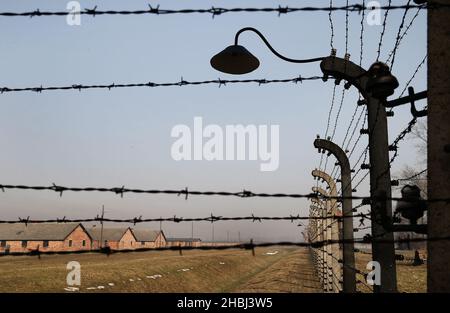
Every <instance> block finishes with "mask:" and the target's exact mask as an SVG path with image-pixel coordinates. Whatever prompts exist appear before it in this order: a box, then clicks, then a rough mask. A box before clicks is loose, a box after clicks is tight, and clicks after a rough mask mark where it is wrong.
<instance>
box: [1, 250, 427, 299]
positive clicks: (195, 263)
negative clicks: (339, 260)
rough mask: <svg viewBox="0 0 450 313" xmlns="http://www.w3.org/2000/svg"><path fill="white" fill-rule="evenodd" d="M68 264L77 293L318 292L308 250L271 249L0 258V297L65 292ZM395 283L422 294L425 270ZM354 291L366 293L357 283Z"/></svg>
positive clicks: (402, 274) (403, 270)
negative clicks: (76, 275) (74, 267)
mask: <svg viewBox="0 0 450 313" xmlns="http://www.w3.org/2000/svg"><path fill="white" fill-rule="evenodd" d="M408 256H409V257H412V254H411V255H408ZM370 259H371V255H370V254H362V253H357V254H356V264H357V268H358V269H360V270H362V271H364V272H367V271H368V270H366V269H365V266H366V264H367V262H369V261H370ZM70 261H78V262H79V263H80V264H81V286H80V288H79V292H321V291H322V290H321V288H320V285H319V282H318V280H317V277H315V275H314V270H313V267H312V263H311V260H310V256H309V250H308V249H305V248H286V247H272V248H257V249H255V256H253V255H252V253H251V251H247V250H237V249H236V250H221V251H219V250H212V251H201V250H193V251H184V252H183V255H179V253H178V252H175V251H149V252H133V253H117V254H112V255H110V256H106V255H102V254H95V253H89V254H73V255H43V256H42V257H41V259H38V257H37V256H33V257H32V256H14V257H13V256H7V257H1V258H0V292H68V291H65V290H64V288H66V287H67V284H66V276H67V274H68V272H69V271H68V270H67V269H66V265H67V263H68V262H70ZM397 278H398V289H399V291H400V292H426V265H421V266H412V265H410V264H409V262H399V263H398V264H397ZM358 279H359V280H363V278H362V277H360V276H359V275H358ZM99 287H100V288H99ZM358 290H359V291H362V292H369V291H370V290H369V289H367V287H365V286H364V285H363V284H361V283H360V284H358Z"/></svg>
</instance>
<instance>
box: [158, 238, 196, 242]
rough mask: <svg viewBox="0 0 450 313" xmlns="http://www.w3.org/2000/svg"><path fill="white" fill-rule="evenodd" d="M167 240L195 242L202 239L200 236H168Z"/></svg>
mask: <svg viewBox="0 0 450 313" xmlns="http://www.w3.org/2000/svg"><path fill="white" fill-rule="evenodd" d="M166 241H171V242H173V241H185V242H194V241H202V240H201V239H200V238H167V239H166Z"/></svg>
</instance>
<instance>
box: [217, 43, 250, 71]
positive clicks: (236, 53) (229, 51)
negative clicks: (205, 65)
mask: <svg viewBox="0 0 450 313" xmlns="http://www.w3.org/2000/svg"><path fill="white" fill-rule="evenodd" d="M210 63H211V66H212V67H213V68H215V69H216V70H218V71H220V72H223V73H227V74H236V75H239V74H247V73H250V72H253V71H254V70H256V69H257V68H258V66H259V60H258V59H257V58H256V57H255V56H254V55H253V54H251V53H250V51H248V50H247V49H245V48H244V47H243V46H240V45H232V46H228V47H226V48H225V49H224V50H222V51H221V52H219V53H217V54H216V55H215V56H213V57H212V58H211V61H210Z"/></svg>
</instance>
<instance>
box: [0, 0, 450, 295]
mask: <svg viewBox="0 0 450 313" xmlns="http://www.w3.org/2000/svg"><path fill="white" fill-rule="evenodd" d="M391 2H392V1H391V0H389V4H388V5H387V6H382V7H380V9H382V10H385V15H384V21H383V25H382V31H381V34H380V40H379V43H378V50H377V60H378V59H379V58H380V56H381V49H382V46H383V39H384V34H385V31H386V27H387V17H388V14H389V12H390V11H392V10H404V14H403V16H402V19H401V23H400V26H399V29H398V32H397V35H396V39H395V44H394V48H393V49H392V50H391V52H390V53H389V54H388V57H387V62H390V66H391V67H392V66H393V65H394V61H395V58H396V53H397V51H398V49H399V46H400V43H401V42H402V40H403V39H404V38H405V37H406V35H407V34H408V31H409V30H410V28H411V26H412V25H413V23H414V21H415V20H416V17H417V16H418V14H419V12H420V11H421V10H425V9H442V8H444V9H448V8H450V5H445V4H435V3H432V4H420V5H413V4H411V1H410V0H408V2H407V4H406V5H392V4H391ZM371 9H373V8H371V7H367V6H366V4H365V1H362V4H352V5H349V4H348V1H347V2H346V5H345V6H339V7H338V6H334V5H333V1H332V0H330V5H329V6H327V7H297V8H290V7H287V6H286V7H281V6H279V7H278V8H231V9H227V8H214V7H212V8H208V9H180V10H166V9H160V7H159V5H158V6H157V7H152V6H149V8H148V9H146V10H119V11H116V10H104V11H102V10H97V7H94V8H93V9H84V10H82V11H79V12H72V13H71V14H80V15H89V16H92V17H96V16H100V15H171V14H211V16H212V17H213V18H214V17H216V16H219V15H222V14H225V13H257V12H260V13H277V14H278V15H279V16H280V15H283V14H288V13H294V12H318V11H322V12H328V17H329V22H330V32H331V35H330V47H331V49H332V54H333V53H335V48H334V39H335V34H334V23H333V19H332V12H335V11H345V14H346V23H345V27H346V29H345V53H346V57H347V54H348V36H349V35H348V30H349V29H348V25H349V24H348V23H349V12H358V13H360V14H361V15H362V20H361V31H360V60H359V64H360V65H361V64H362V60H363V51H364V50H363V44H364V41H363V34H364V22H363V21H364V14H365V11H368V10H371ZM411 9H417V10H416V13H415V15H414V16H413V17H412V19H411V20H410V22H409V24H408V25H407V27H406V28H405V29H404V30H403V28H404V25H405V21H406V17H407V12H408V10H411ZM67 14H68V12H66V11H64V12H63V11H41V10H39V9H37V10H34V11H29V12H0V17H33V18H34V17H45V16H47V17H50V16H65V15H67ZM402 31H403V32H402ZM426 58H427V56H425V57H424V59H423V60H422V61H421V62H420V63H419V65H418V67H417V68H416V70H415V71H414V73H413V75H412V77H411V79H410V80H409V81H408V82H407V84H406V87H405V89H404V90H403V91H402V92H401V95H400V97H401V96H402V95H403V94H404V92H405V91H406V88H407V87H408V86H409V84H410V83H411V81H412V80H413V79H414V77H415V75H416V74H417V73H418V71H419V70H420V68H421V67H422V66H423V64H424V63H425V61H426ZM321 79H322V77H321V76H310V77H302V76H300V75H299V76H298V77H295V78H287V79H245V80H222V79H220V78H219V79H216V80H204V81H187V80H184V79H183V77H181V80H180V81H176V82H167V83H154V82H145V83H121V84H116V83H112V84H99V85H82V84H73V85H70V86H38V87H19V88H13V87H6V86H5V87H0V93H13V92H24V91H32V92H36V93H41V92H43V91H57V90H58V91H64V90H75V91H76V90H78V91H82V90H87V89H108V90H111V89H115V88H132V87H151V88H153V87H176V86H187V85H217V86H218V87H221V86H226V85H227V84H258V85H259V86H261V85H265V84H272V83H295V84H298V83H302V82H303V81H310V80H311V81H313V80H321ZM336 88H337V84H334V86H333V91H332V99H331V105H330V110H329V113H328V119H327V126H326V131H325V138H327V137H328V135H329V133H330V130H331V129H332V130H331V137H330V138H331V140H333V139H334V137H335V133H336V128H337V126H338V123H339V118H340V112H341V109H342V106H343V103H344V98H345V91H346V90H347V88H346V87H345V86H344V88H343V89H342V95H341V100H340V102H339V107H338V108H337V111H336V116H335V119H334V123H333V126H331V121H332V120H333V119H332V117H333V109H334V107H335V101H336V99H335V97H336ZM358 104H359V103H358ZM359 107H362V109H361V110H359ZM358 111H359V115H358ZM363 117H364V118H363ZM361 121H363V124H362V127H363V128H364V127H365V126H364V125H365V123H366V122H367V109H366V108H365V107H364V106H360V105H357V106H356V108H355V110H354V111H353V114H352V116H351V119H350V123H349V125H348V127H347V129H346V132H345V136H344V139H343V141H342V147H345V150H347V152H349V158H350V157H351V156H352V155H353V154H354V151H355V148H356V147H357V145H358V143H359V142H360V139H361V138H362V135H363V134H364V133H363V132H361V131H360V134H359V136H358V137H357V138H356V140H355V142H354V143H353V146H352V148H351V149H349V148H350V146H351V143H352V140H353V138H354V136H355V134H356V130H357V129H358V128H359V127H360V126H359V125H360V122H361ZM416 121H417V118H413V119H412V120H411V121H410V122H409V123H408V125H407V126H406V128H405V129H404V130H402V131H401V132H400V134H399V135H398V136H397V137H396V138H395V140H394V141H393V143H392V144H391V146H390V148H391V151H393V152H394V154H393V156H392V157H391V159H390V165H391V164H392V163H393V162H394V161H395V159H396V158H397V156H398V145H399V143H400V142H401V141H402V140H404V138H405V136H406V135H407V134H408V133H410V132H411V130H412V128H413V126H414V125H415V123H416ZM353 123H355V126H354V127H353V129H352V126H353ZM351 129H352V130H351ZM347 139H348V140H347ZM368 151H369V146H365V148H364V149H363V150H362V153H361V154H359V156H358V157H357V158H356V162H355V163H354V166H353V168H352V171H353V172H354V175H353V176H352V179H351V180H352V181H353V180H354V179H355V178H356V177H357V176H358V175H359V174H360V173H361V171H362V170H364V169H367V166H366V165H367V164H366V161H367V156H368ZM322 161H323V154H321V158H320V164H319V169H321V168H322ZM327 162H328V156H327V157H326V160H325V166H324V170H326V168H327ZM359 165H360V167H359V169H358V170H356V168H357V167H358V166H359ZM424 172H426V170H423V171H421V172H419V173H417V174H415V175H413V176H411V177H406V178H398V179H397V180H398V181H402V180H404V181H407V180H411V179H415V178H416V177H418V176H420V175H422V174H423V173H424ZM368 175H369V172H366V173H365V175H363V176H362V178H361V179H360V180H359V181H358V182H357V183H356V185H355V189H356V188H358V186H359V185H360V184H361V183H362V182H363V181H364V180H365V179H366V178H367V177H368ZM331 176H332V177H334V178H335V179H337V178H338V167H337V166H336V165H335V166H334V167H333V169H332V172H331ZM318 184H319V182H318V183H317V185H318ZM0 190H2V191H3V192H6V191H7V190H21V191H53V192H56V193H58V194H59V195H60V196H63V193H64V192H69V191H71V192H103V193H105V192H107V193H114V194H116V195H120V196H121V197H123V196H124V195H125V194H127V193H136V194H167V195H176V196H183V197H185V199H186V200H187V199H188V197H189V196H192V195H194V196H231V197H239V198H255V197H261V198H269V197H272V198H294V199H300V198H303V199H319V200H323V201H324V202H330V201H335V202H337V203H339V202H342V201H343V200H344V199H347V198H346V197H343V196H335V197H333V196H323V195H318V194H316V193H303V194H297V193H254V192H252V191H249V190H245V189H243V190H242V191H238V192H227V191H195V190H194V191H191V190H189V189H188V188H187V187H186V188H183V189H143V188H125V186H121V187H112V188H107V187H67V186H61V185H57V184H52V185H48V186H45V185H41V186H32V185H12V184H0ZM341 190H342V188H341ZM341 190H339V192H338V194H340V192H341ZM351 199H353V200H361V203H360V204H358V205H356V206H355V207H353V211H354V212H355V213H356V212H357V210H358V209H360V208H362V207H364V206H365V205H368V204H370V201H371V200H374V197H371V196H352V197H351ZM385 200H391V201H405V199H403V198H399V197H388V198H385ZM426 201H427V203H431V202H446V203H450V198H442V199H433V198H432V199H427V200H426ZM335 207H336V208H337V206H335ZM326 213H327V214H325V215H324V214H323V212H321V211H320V210H317V209H316V210H314V209H311V210H310V212H309V215H308V216H300V215H289V216H257V215H254V214H252V215H249V216H234V217H233V216H230V217H224V216H215V215H213V214H211V215H210V216H206V217H186V218H184V217H177V216H173V217H164V218H163V217H160V218H143V217H142V216H139V217H132V218H126V219H109V218H104V217H103V216H102V217H99V216H96V217H93V218H81V219H70V218H66V217H62V218H56V219H55V218H53V219H33V218H30V217H29V216H28V217H26V218H22V217H19V218H18V219H16V220H0V224H24V225H25V226H27V225H29V224H40V223H81V222H111V223H131V224H133V225H136V224H139V223H145V222H163V221H164V222H174V223H182V222H210V223H215V222H222V221H224V222H226V221H251V222H254V223H255V222H260V223H261V222H263V221H290V222H291V223H294V222H299V224H298V226H303V225H302V224H301V223H300V221H308V222H309V224H308V236H309V237H308V238H309V239H310V240H309V241H307V242H270V243H254V242H253V241H250V242H249V243H239V244H230V245H226V246H201V247H186V246H185V247H157V248H151V249H145V248H144V249H137V250H121V251H111V250H102V249H99V250H89V252H99V253H106V254H110V253H116V252H120V253H127V252H140V251H149V250H152V251H155V250H157V251H160V250H161V251H162V250H179V251H180V253H181V251H182V250H193V249H200V250H216V249H218V250H225V249H246V250H252V252H253V254H254V249H255V248H257V247H271V246H295V247H307V248H311V251H312V256H313V262H314V264H315V268H316V270H317V273H318V276H319V278H320V280H321V282H322V285H323V290H324V291H325V292H341V291H342V268H343V267H347V266H348V265H347V264H345V263H344V262H343V260H342V256H341V254H342V251H341V250H342V247H341V245H342V244H344V243H346V242H347V241H346V240H344V239H342V238H341V236H340V232H341V231H340V227H341V226H340V223H341V222H342V219H344V218H352V219H353V218H357V219H359V226H358V227H357V228H355V229H354V232H359V231H364V230H370V229H371V227H370V226H367V225H365V224H364V222H365V221H368V222H370V214H369V213H358V214H354V216H351V217H348V216H342V215H339V214H337V211H334V212H333V211H331V210H327V211H326ZM372 240H373V238H372V237H371V236H364V237H363V238H357V239H354V240H352V241H351V242H352V243H364V244H369V243H371V242H372ZM438 240H450V238H449V237H428V238H403V239H396V240H394V242H419V241H427V242H428V241H438ZM378 242H383V241H382V240H381V241H380V240H378ZM386 242H387V241H386ZM389 242H392V241H389ZM47 253H48V254H55V253H63V252H51V251H49V252H44V251H39V249H38V250H37V251H30V252H29V253H28V254H30V255H36V254H38V255H40V254H47ZM70 253H84V252H83V251H75V252H74V251H71V252H70ZM0 255H1V254H0ZM330 260H331V261H330ZM352 270H354V271H355V273H356V274H357V275H358V278H357V280H356V283H357V284H358V285H361V286H362V287H363V288H365V289H367V290H370V291H371V290H372V287H371V286H369V285H368V284H367V283H366V278H367V273H365V272H363V271H361V270H358V269H357V268H352Z"/></svg>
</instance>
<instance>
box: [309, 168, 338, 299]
mask: <svg viewBox="0 0 450 313" xmlns="http://www.w3.org/2000/svg"><path fill="white" fill-rule="evenodd" d="M311 174H312V176H313V177H314V178H316V179H322V180H323V181H324V182H326V183H327V185H328V190H329V192H327V195H328V196H331V197H336V196H337V189H336V182H335V181H334V179H333V178H332V177H331V176H330V175H328V174H327V173H325V172H323V171H320V170H318V169H315V170H313V171H312V173H311ZM313 191H314V190H313ZM329 202H330V203H331V209H330V212H329V214H330V216H331V217H332V219H330V220H331V239H332V240H333V241H335V242H336V243H334V244H332V245H331V253H332V255H333V256H334V257H333V258H332V259H333V289H334V291H335V292H342V265H341V264H340V263H339V261H342V253H341V250H340V246H339V243H337V242H338V241H339V239H340V237H341V236H340V227H339V224H340V223H341V220H340V219H337V218H335V217H336V216H337V213H338V207H337V200H336V199H330V200H329Z"/></svg>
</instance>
